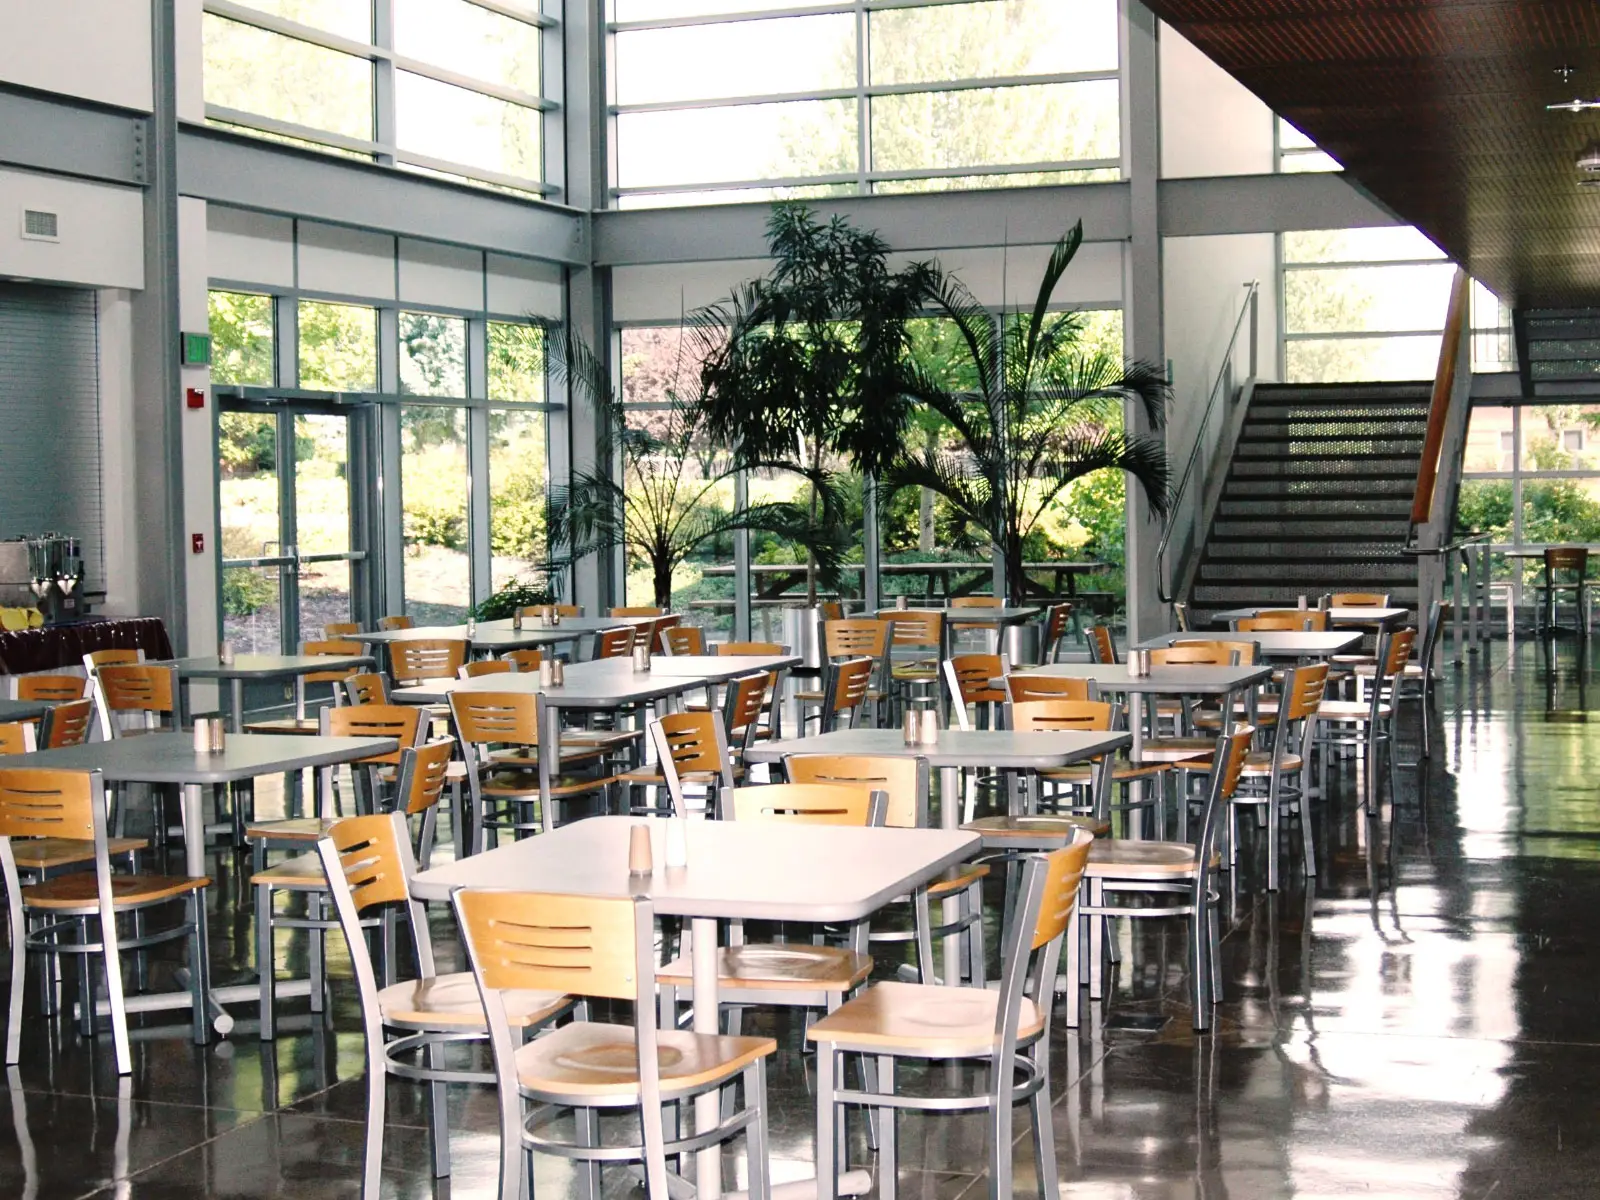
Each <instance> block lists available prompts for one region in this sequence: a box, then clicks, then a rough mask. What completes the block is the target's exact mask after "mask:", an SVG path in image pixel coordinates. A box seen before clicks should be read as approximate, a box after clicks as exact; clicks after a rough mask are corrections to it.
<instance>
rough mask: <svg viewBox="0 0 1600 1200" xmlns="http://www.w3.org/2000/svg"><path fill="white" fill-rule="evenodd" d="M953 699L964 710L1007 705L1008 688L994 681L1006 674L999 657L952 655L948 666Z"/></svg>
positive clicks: (946, 667) (995, 655) (946, 661)
mask: <svg viewBox="0 0 1600 1200" xmlns="http://www.w3.org/2000/svg"><path fill="white" fill-rule="evenodd" d="M944 674H945V682H946V683H947V684H948V685H949V687H950V698H951V699H952V700H953V701H954V702H955V703H956V704H958V705H960V706H961V707H962V708H963V709H964V708H965V707H966V706H967V705H968V704H1004V703H1005V702H1006V691H1005V688H1004V687H1003V686H1002V687H996V686H995V684H994V681H995V680H996V679H999V678H1001V677H1003V676H1004V675H1005V674H1006V663H1005V660H1004V659H1003V658H1001V657H1000V656H999V655H998V654H952V655H951V656H950V657H949V658H948V659H946V660H945V664H944Z"/></svg>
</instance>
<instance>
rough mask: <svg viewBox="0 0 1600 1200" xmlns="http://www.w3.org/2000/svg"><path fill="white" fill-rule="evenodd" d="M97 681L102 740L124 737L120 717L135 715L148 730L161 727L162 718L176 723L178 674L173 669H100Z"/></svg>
mask: <svg viewBox="0 0 1600 1200" xmlns="http://www.w3.org/2000/svg"><path fill="white" fill-rule="evenodd" d="M94 682H95V699H96V701H97V702H98V705H99V708H100V733H101V736H102V737H105V738H108V739H109V738H114V737H119V736H121V734H122V731H123V725H122V724H121V722H120V721H119V720H118V718H119V717H129V716H133V717H135V718H136V719H137V722H138V725H139V726H142V727H143V728H145V729H158V728H161V726H162V724H163V718H169V717H170V718H172V720H173V722H174V723H176V719H177V712H178V708H177V696H178V673H177V671H176V670H175V669H174V668H172V667H156V666H150V665H148V664H145V663H140V664H138V665H136V666H109V667H98V668H96V669H95V673H94Z"/></svg>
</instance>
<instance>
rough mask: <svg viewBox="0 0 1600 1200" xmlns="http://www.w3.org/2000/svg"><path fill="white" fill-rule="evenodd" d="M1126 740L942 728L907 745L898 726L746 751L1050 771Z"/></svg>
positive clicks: (758, 756)
mask: <svg viewBox="0 0 1600 1200" xmlns="http://www.w3.org/2000/svg"><path fill="white" fill-rule="evenodd" d="M1128 742H1129V736H1128V734H1126V733H1115V732H1105V733H1090V732H1083V731H1079V730H1059V731H1057V730H1041V731H1038V732H1030V733H1018V732H1016V731H1014V730H1009V729H941V730H940V731H939V740H938V741H937V742H935V743H934V744H933V745H931V746H924V745H917V746H908V745H906V743H905V738H904V736H903V735H902V734H901V732H900V731H899V730H898V729H836V730H834V731H833V732H832V733H823V734H817V735H815V736H812V737H805V738H790V739H787V740H785V741H781V742H757V743H755V744H754V745H752V746H750V747H749V748H748V749H747V750H746V751H745V758H746V759H747V760H749V761H751V762H775V761H777V760H778V759H782V758H787V757H788V756H789V755H791V754H866V755H876V756H881V757H892V758H925V759H927V760H928V765H929V766H930V767H935V768H939V767H1000V768H1009V769H1012V770H1018V771H1023V770H1048V769H1049V768H1051V767H1064V766H1067V765H1068V764H1069V763H1075V762H1082V761H1083V760H1084V759H1087V758H1095V757H1097V756H1099V755H1101V754H1105V753H1108V752H1109V751H1112V750H1119V749H1121V748H1122V747H1123V746H1126V745H1127V744H1128Z"/></svg>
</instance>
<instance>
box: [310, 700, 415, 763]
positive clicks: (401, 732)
mask: <svg viewBox="0 0 1600 1200" xmlns="http://www.w3.org/2000/svg"><path fill="white" fill-rule="evenodd" d="M422 716H423V713H422V709H420V708H418V707H417V706H416V705H414V704H343V705H339V706H338V707H336V708H325V709H323V710H322V713H321V718H320V720H321V733H322V735H323V736H324V737H381V738H393V739H394V740H395V741H397V742H399V743H400V745H399V747H398V748H397V749H395V750H391V751H389V752H388V753H385V754H369V755H368V756H367V757H366V758H362V759H358V760H357V761H358V762H360V763H363V764H366V765H375V764H380V763H383V764H388V765H391V766H393V765H395V764H398V763H399V761H400V752H401V750H404V749H405V748H406V747H407V746H412V747H415V746H418V745H420V744H421V743H422V738H423V737H424V736H425V734H426V732H427V726H426V725H425V724H424V723H423V720H422Z"/></svg>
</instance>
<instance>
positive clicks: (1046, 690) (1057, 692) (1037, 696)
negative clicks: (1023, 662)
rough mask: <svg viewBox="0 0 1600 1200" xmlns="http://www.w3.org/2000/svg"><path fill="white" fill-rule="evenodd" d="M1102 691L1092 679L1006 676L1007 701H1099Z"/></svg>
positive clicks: (1024, 672) (1021, 673)
mask: <svg viewBox="0 0 1600 1200" xmlns="http://www.w3.org/2000/svg"><path fill="white" fill-rule="evenodd" d="M1099 693H1100V689H1099V688H1097V687H1095V683H1094V680H1092V679H1079V678H1074V677H1072V676H1067V675H1034V674H1030V673H1029V672H1027V671H1018V672H1015V673H1013V674H1010V675H1007V676H1006V697H1005V698H1006V700H1008V701H1009V702H1010V703H1012V704H1018V703H1021V702H1024V701H1028V700H1098V699H1099V698H1100V694H1099Z"/></svg>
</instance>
